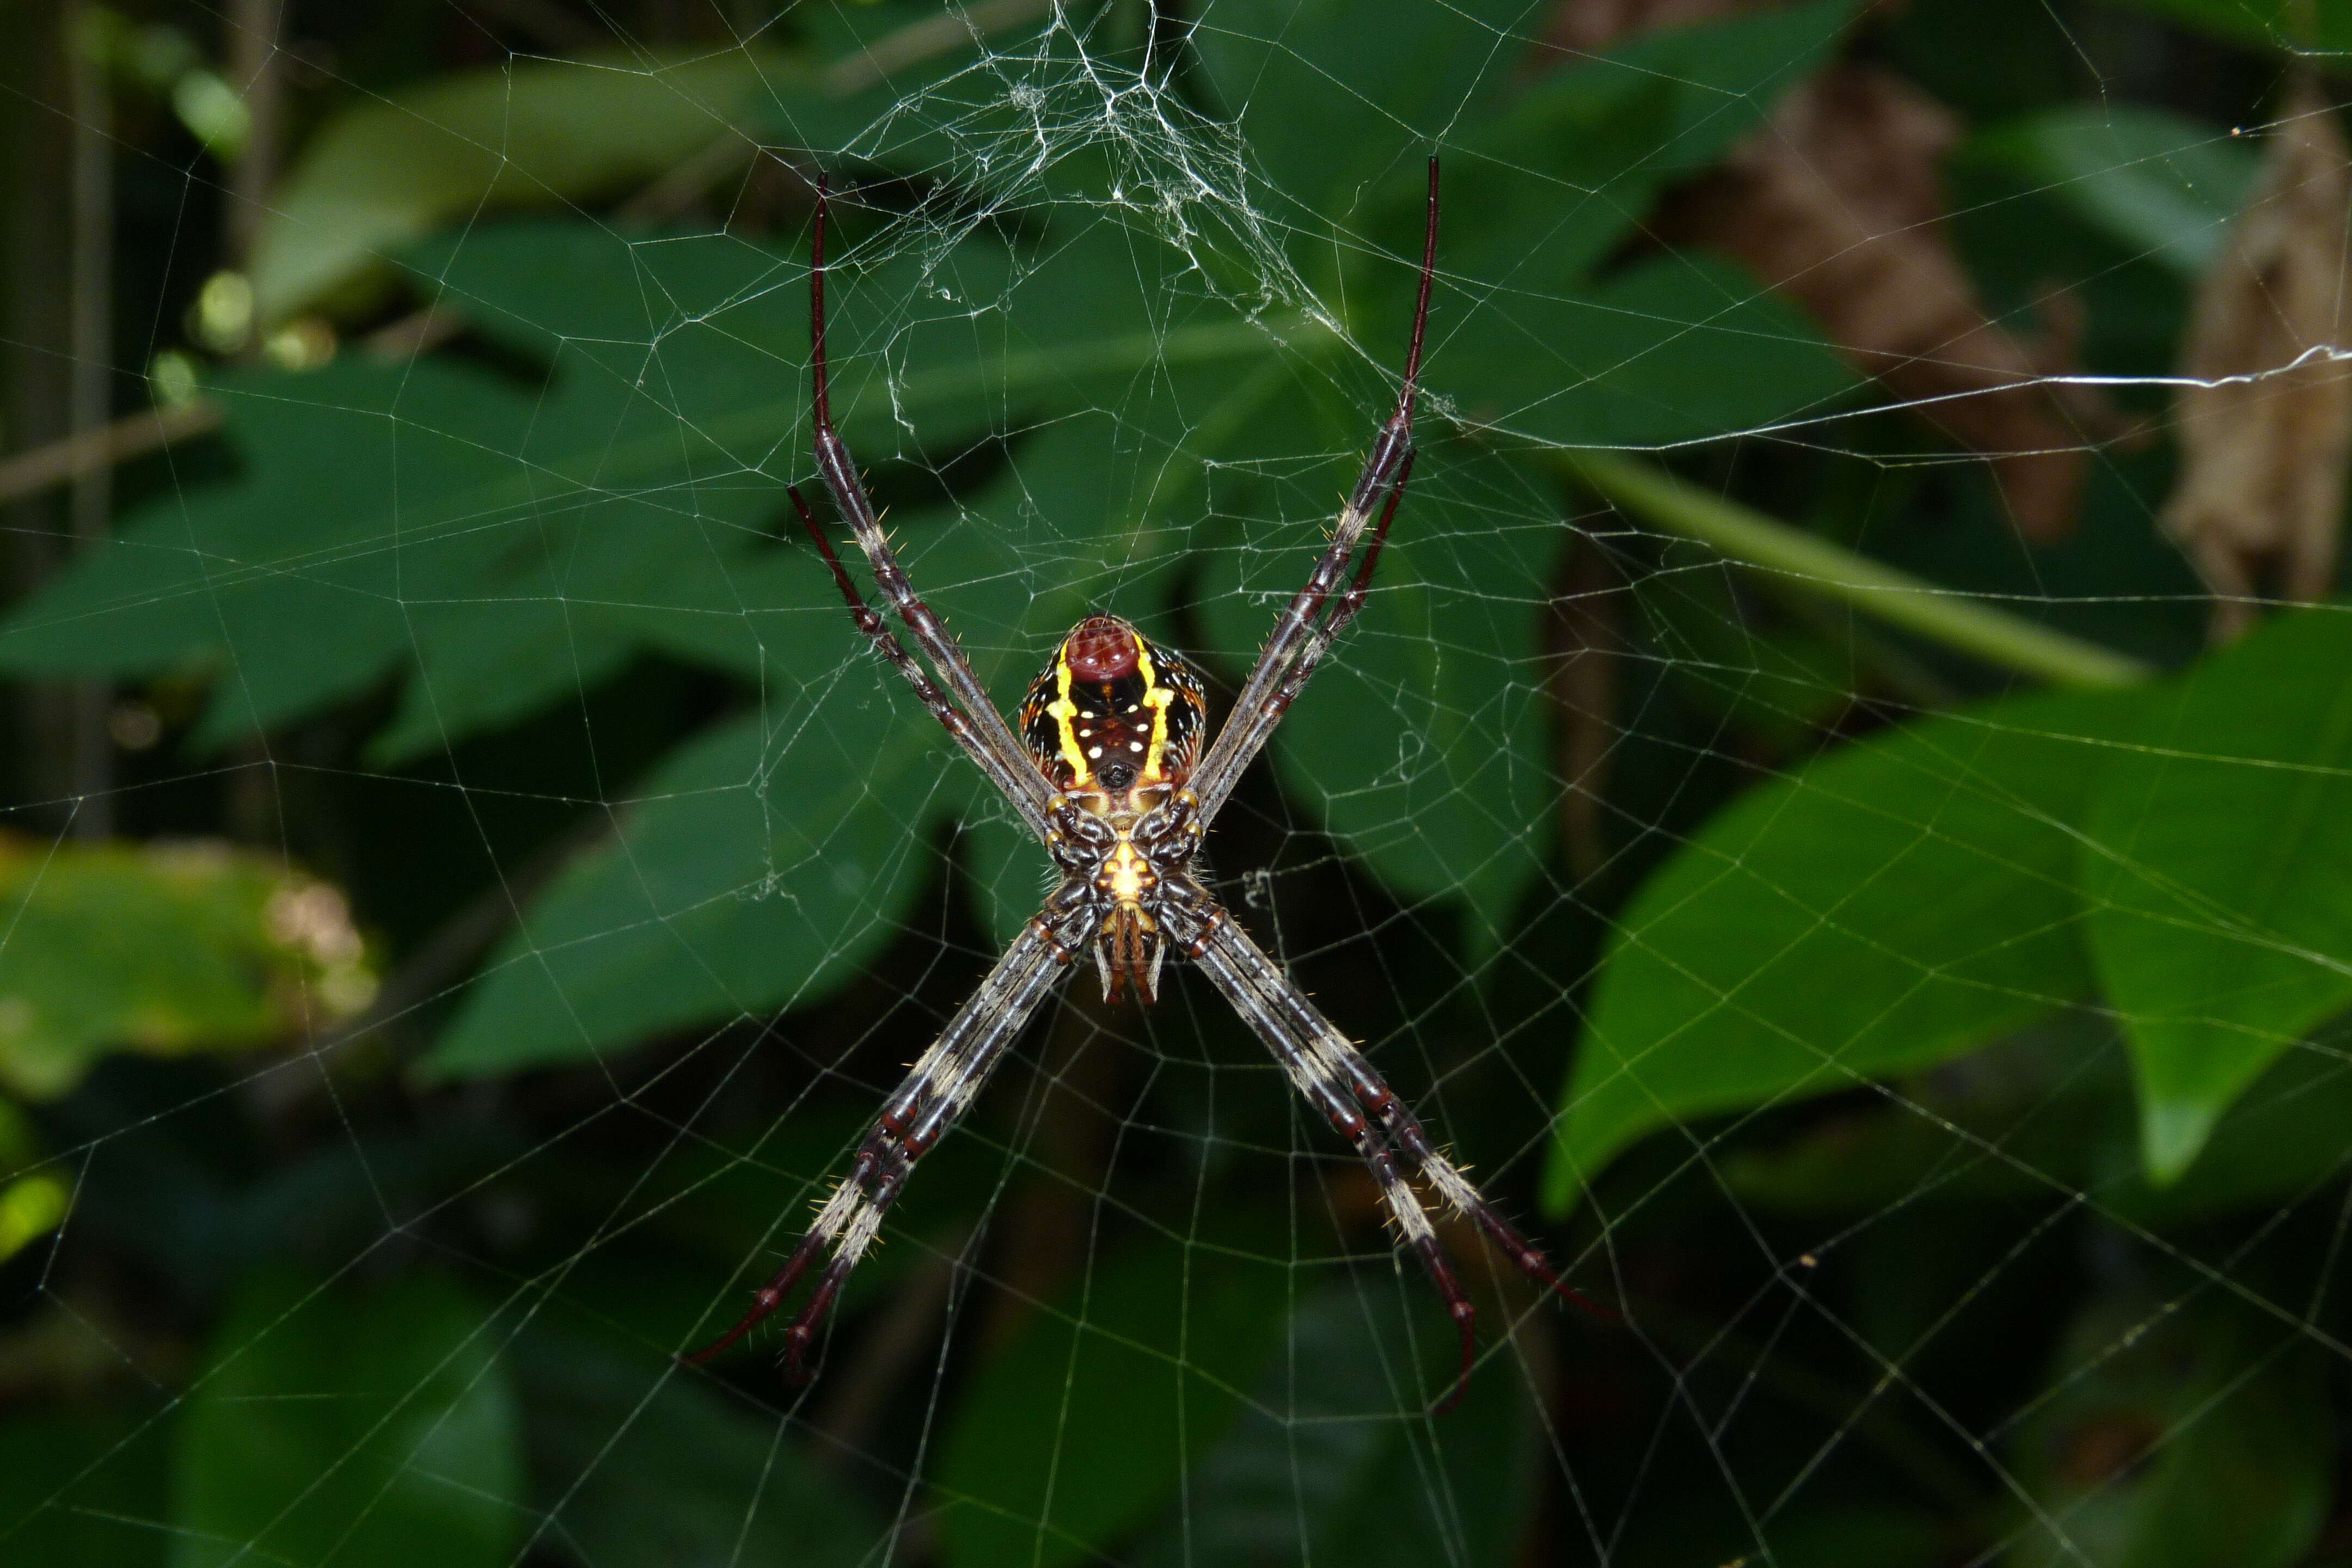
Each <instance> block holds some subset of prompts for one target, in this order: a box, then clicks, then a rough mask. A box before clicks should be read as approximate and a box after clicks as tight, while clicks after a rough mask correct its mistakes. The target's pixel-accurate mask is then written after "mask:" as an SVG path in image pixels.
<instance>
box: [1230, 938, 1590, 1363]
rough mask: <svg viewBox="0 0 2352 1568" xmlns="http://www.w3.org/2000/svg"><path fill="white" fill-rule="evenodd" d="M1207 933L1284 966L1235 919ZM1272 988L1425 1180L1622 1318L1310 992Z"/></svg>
mask: <svg viewBox="0 0 2352 1568" xmlns="http://www.w3.org/2000/svg"><path fill="white" fill-rule="evenodd" d="M1210 936H1211V939H1212V941H1213V944H1214V945H1218V946H1226V947H1231V948H1233V949H1234V951H1235V953H1236V956H1237V957H1238V959H1239V961H1240V962H1241V963H1244V964H1251V965H1261V966H1263V967H1264V969H1265V973H1267V974H1269V975H1271V976H1275V977H1277V978H1278V977H1279V976H1280V973H1281V971H1280V969H1279V968H1278V967H1277V966H1276V964H1275V962H1274V960H1273V959H1271V958H1269V957H1267V956H1266V955H1265V952H1264V951H1263V950H1262V949H1260V948H1259V947H1258V945H1257V944H1256V943H1255V942H1252V941H1250V938H1249V933H1248V932H1246V931H1242V930H1241V929H1240V928H1239V927H1238V926H1234V925H1233V924H1232V922H1231V921H1230V920H1228V921H1226V922H1225V926H1224V927H1223V928H1220V930H1218V931H1213V932H1211V933H1210ZM1269 993H1270V994H1272V995H1273V996H1275V997H1276V999H1277V1000H1278V1001H1279V1002H1280V1003H1281V1004H1282V1005H1283V1007H1284V1010H1285V1013H1286V1021H1287V1022H1288V1024H1289V1025H1290V1026H1291V1028H1292V1029H1293V1030H1294V1031H1295V1032H1296V1033H1297V1035H1298V1037H1301V1038H1303V1039H1306V1040H1308V1041H1311V1042H1312V1049H1313V1052H1314V1054H1315V1056H1316V1058H1317V1059H1318V1060H1320V1061H1322V1062H1324V1063H1325V1064H1326V1065H1327V1066H1328V1068H1330V1069H1331V1070H1332V1071H1333V1072H1335V1073H1336V1074H1338V1075H1339V1078H1340V1079H1342V1081H1343V1082H1344V1083H1345V1085H1346V1087H1347V1089H1348V1092H1349V1095H1350V1096H1351V1097H1352V1098H1353V1099H1354V1100H1355V1102H1356V1103H1357V1104H1358V1105H1359V1106H1360V1107H1362V1109H1363V1110H1364V1111H1365V1113H1366V1114H1368V1115H1370V1117H1372V1118H1373V1119H1374V1120H1375V1121H1379V1122H1380V1124H1381V1127H1382V1128H1383V1129H1384V1130H1385V1131H1387V1132H1388V1133H1389V1135H1390V1136H1391V1138H1393V1139H1394V1140H1395V1142H1396V1143H1397V1146H1398V1147H1399V1148H1401V1149H1402V1150H1403V1151H1404V1152H1405V1153H1406V1155H1407V1156H1408V1157H1410V1158H1411V1159H1412V1162H1413V1163H1414V1165H1415V1166H1416V1167H1417V1168H1418V1169H1419V1170H1420V1171H1421V1173H1422V1175H1423V1177H1424V1178H1425V1179H1426V1180H1427V1181H1428V1183H1429V1184H1430V1185H1431V1186H1433V1187H1434V1188H1436V1189H1437V1192H1438V1194H1439V1195H1440V1196H1441V1197H1443V1198H1444V1200H1445V1201H1446V1202H1447V1203H1448V1204H1449V1205H1452V1206H1453V1207H1454V1209H1455V1210H1457V1211H1458V1212H1459V1213H1461V1215H1463V1216H1464V1217H1465V1218H1466V1219H1468V1220H1469V1221H1470V1222H1471V1223H1472V1224H1474V1225H1475V1226H1477V1227H1478V1228H1479V1229H1480V1230H1483V1231H1485V1232H1486V1235H1487V1236H1488V1237H1490V1238H1491V1239H1492V1240H1494V1242H1495V1243H1496V1245H1497V1246H1499V1247H1501V1248H1502V1250H1503V1253H1504V1255H1505V1256H1506V1257H1507V1258H1510V1259H1511V1261H1512V1262H1513V1263H1515V1264H1517V1266H1518V1267H1519V1268H1521V1269H1523V1270H1524V1271H1525V1272H1526V1273H1527V1274H1528V1276H1530V1277H1531V1278H1533V1279H1536V1280H1537V1281H1538V1282H1539V1283H1541V1284H1543V1285H1544V1286H1546V1287H1547V1288H1549V1289H1551V1290H1553V1291H1555V1292H1557V1293H1558V1294H1559V1296H1560V1298H1561V1299H1562V1300H1567V1301H1569V1302H1570V1303H1572V1304H1574V1305H1575V1306H1577V1307H1579V1308H1580V1309H1582V1310H1584V1311H1586V1312H1588V1313H1590V1314H1591V1315H1593V1316H1595V1317H1598V1318H1601V1319H1602V1320H1604V1321H1610V1322H1617V1321H1622V1319H1621V1318H1620V1317H1619V1315H1618V1314H1617V1313H1616V1312H1614V1311H1612V1310H1610V1309H1609V1308H1607V1307H1604V1306H1602V1305H1601V1303H1600V1302H1598V1301H1595V1300H1592V1299H1591V1297H1589V1296H1587V1295H1585V1294H1584V1292H1583V1291H1581V1290H1579V1289H1576V1287H1575V1286H1573V1285H1570V1284H1569V1283H1567V1282H1566V1281H1565V1280H1563V1279H1560V1277H1559V1272H1558V1271H1557V1270H1555V1269H1554V1268H1552V1266H1551V1263H1550V1261H1549V1259H1548V1258H1545V1257H1544V1255H1543V1253H1542V1252H1541V1251H1540V1250H1539V1249H1538V1248H1537V1247H1536V1246H1535V1244H1534V1243H1532V1242H1530V1241H1528V1239H1527V1238H1526V1237H1523V1236H1521V1235H1520V1234H1519V1233H1518V1231H1517V1229H1516V1228H1515V1227H1513V1226H1512V1225H1511V1223H1510V1222H1509V1221H1507V1220H1506V1219H1505V1218H1503V1216H1502V1215H1499V1214H1496V1212H1495V1210H1494V1208H1493V1206H1492V1205H1489V1204H1488V1203H1487V1202H1486V1198H1485V1197H1484V1196H1483V1195H1482V1194H1480V1193H1479V1191H1478V1189H1477V1187H1476V1186H1475V1185H1474V1184H1472V1182H1471V1181H1470V1178H1469V1177H1467V1176H1465V1175H1464V1174H1463V1173H1462V1170H1461V1167H1459V1166H1457V1165H1455V1164H1454V1163H1453V1162H1452V1161H1451V1160H1448V1159H1447V1158H1446V1157H1445V1156H1444V1154H1442V1153H1440V1152H1438V1150H1437V1148H1436V1147H1435V1145H1433V1144H1432V1143H1431V1142H1430V1141H1429V1134H1428V1132H1427V1131H1425V1130H1424V1129H1423V1127H1422V1124H1421V1119H1420V1118H1419V1117H1416V1116H1415V1115H1413V1113H1412V1110H1410V1109H1408V1108H1407V1107H1406V1105H1405V1103H1404V1101H1403V1100H1402V1099H1401V1098H1399V1097H1398V1095H1397V1092H1396V1091H1395V1090H1394V1089H1391V1088H1390V1087H1389V1085H1388V1080H1387V1079H1383V1078H1382V1077H1381V1075H1380V1070H1379V1069H1378V1068H1374V1067H1373V1066H1372V1064H1371V1062H1370V1060H1369V1059H1368V1058H1366V1057H1365V1056H1364V1053H1363V1052H1362V1051H1360V1050H1359V1049H1358V1048H1357V1047H1356V1046H1355V1044H1354V1043H1353V1042H1352V1041H1350V1040H1349V1038H1348V1037H1347V1036H1346V1035H1344V1034H1342V1033H1340V1032H1339V1028H1338V1027H1337V1026H1334V1025H1333V1024H1332V1023H1331V1021H1330V1020H1329V1019H1328V1018H1326V1017H1324V1016H1323V1015H1322V1014H1321V1013H1320V1012H1319V1011H1318V1010H1317V1009H1316V1007H1315V1005H1313V1004H1312V1003H1310V1002H1308V1001H1307V998H1306V996H1305V995H1304V994H1301V993H1300V991H1299V990H1298V988H1297V986H1295V985H1291V984H1278V985H1274V986H1271V987H1269Z"/></svg>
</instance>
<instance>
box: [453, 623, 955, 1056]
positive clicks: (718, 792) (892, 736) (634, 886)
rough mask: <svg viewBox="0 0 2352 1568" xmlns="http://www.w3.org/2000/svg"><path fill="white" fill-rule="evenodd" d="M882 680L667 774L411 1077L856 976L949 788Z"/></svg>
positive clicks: (940, 750) (570, 879) (921, 870)
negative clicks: (933, 811) (932, 813)
mask: <svg viewBox="0 0 2352 1568" xmlns="http://www.w3.org/2000/svg"><path fill="white" fill-rule="evenodd" d="M885 680H887V681H888V682H889V683H890V685H891V686H896V685H898V684H900V683H899V682H898V677H897V676H896V674H895V673H893V672H890V671H888V670H880V669H875V668H866V667H864V666H859V667H854V673H852V674H849V675H846V676H845V678H844V679H843V681H842V682H841V684H840V685H839V686H838V687H835V686H831V685H829V684H828V685H819V686H816V687H813V688H811V689H810V691H809V692H808V693H807V694H806V696H805V698H804V700H802V701H801V702H798V703H796V704H794V705H793V707H792V708H790V709H788V710H783V711H782V712H779V713H774V714H769V715H761V714H753V715H751V716H750V717H747V718H743V719H739V720H736V721H732V722H730V723H726V724H722V725H720V726H719V727H718V728H717V729H714V730H711V731H708V732H706V733H704V734H703V735H701V736H699V737H698V738H697V739H696V740H695V741H693V742H690V743H688V745H687V746H686V747H685V748H683V749H682V750H681V751H680V752H678V753H677V754H676V755H675V756H673V757H672V758H671V759H670V760H669V761H668V762H667V763H664V764H663V766H662V767H661V768H660V769H659V770H657V771H656V773H655V774H654V775H653V776H652V777H651V778H649V779H647V780H646V781H645V783H644V784H643V785H642V787H641V791H640V794H639V797H638V798H639V800H640V801H641V803H642V804H641V805H639V807H638V808H637V809H635V810H633V811H630V812H628V814H627V815H626V816H625V817H624V818H623V820H622V822H621V825H620V827H619V831H618V833H617V835H616V837H615V839H614V842H612V843H610V844H607V845H604V846H603V847H599V848H597V849H595V850H593V851H591V852H590V853H588V854H586V855H583V856H582V857H580V858H577V859H575V860H574V861H573V862H572V864H571V865H570V866H569V867H567V868H565V870H564V872H563V874H562V877H560V878H559V879H557V880H556V882H555V884H554V885H553V886H552V887H551V888H550V889H548V890H547V891H546V892H545V893H544V894H543V895H541V897H540V899H539V900H537V901H535V902H534V903H533V904H532V906H531V907H530V910H527V911H526V912H525V914H524V917H523V921H522V924H521V927H520V930H519V931H516V932H515V933H514V934H513V935H512V936H510V937H509V939H508V940H507V941H506V942H504V943H502V944H501V945H500V946H499V951H498V952H496V953H495V954H494V955H493V956H492V958H491V960H490V962H489V964H488V967H487V969H486V971H485V973H484V976H483V979H482V980H481V981H480V983H479V989H478V990H477V991H476V993H475V994H473V995H472V996H471V997H470V998H468V999H467V1004H466V1005H465V1008H464V1009H463V1011H461V1012H460V1013H459V1015H458V1016H457V1020H456V1022H455V1023H453V1024H452V1025H451V1026H450V1028H449V1031H448V1033H447V1034H446V1035H445V1036H444V1037H442V1040H441V1042H440V1044H439V1045H438V1046H437V1047H436V1048H435V1049H434V1051H433V1053H432V1055H431V1056H430V1057H428V1058H426V1060H425V1068H426V1069H427V1070H428V1071H429V1072H430V1073H432V1074H434V1075H435V1076H439V1077H449V1076H456V1077H473V1076H477V1075H480V1074H484V1073H492V1072H511V1071H513V1070H515V1069H517V1068H524V1067H532V1066H539V1065H542V1064H545V1063H549V1062H563V1061H575V1060H580V1059H583V1058H593V1057H595V1056H597V1055H598V1054H600V1053H601V1052H603V1051H605V1050H608V1049H612V1048H616V1047H622V1046H626V1045H629V1044H631V1043H634V1042H635V1041H637V1040H640V1039H643V1038H645V1037H646V1036H648V1035H651V1034H653V1033H656V1032H657V1031H659V1030H662V1029H667V1028H677V1027H681V1026H687V1025H690V1024H696V1023H699V1022H702V1021H703V1020H705V1019H711V1018H733V1017H746V1016H757V1015H760V1014H763V1013H771V1012H774V1011H776V1010H778V1009H780V1008H782V1007H784V1006H787V1005H791V1004H792V1003H793V1002H795V1001H798V1000H801V999H802V998H803V996H804V995H806V994H809V993H812V992H814V991H816V990H820V989H822V988H823V987H824V985H825V984H827V983H829V982H830V981H831V980H832V979H833V978H834V977H835V975H838V974H843V973H850V972H853V971H854V970H855V969H856V967H857V966H858V965H859V964H861V963H865V962H866V959H867V958H869V957H870V956H871V955H872V954H873V953H874V952H875V951H876V950H877V948H878V947H880V946H881V945H882V944H883V943H885V942H888V941H889V940H890V939H891V938H892V937H893V936H894V935H895V934H896V933H897V930H898V927H897V923H896V921H897V919H898V916H899V915H900V913H901V912H903V911H904V910H906V908H907V907H908V904H909V903H910V902H911V901H912V900H913V899H914V897H915V895H916V893H917V892H918V891H919V889H920V888H921V886H922V884H923V881H924V879H926V878H927V877H929V875H930V871H931V865H932V862H931V859H930V856H929V845H928V844H927V843H926V841H925V837H924V824H925V819H926V818H927V817H928V816H929V815H930V808H931V807H932V806H933V805H935V804H936V802H937V801H938V800H939V799H940V798H941V797H942V795H943V793H946V794H949V795H950V798H954V797H959V796H960V795H961V793H962V792H961V789H960V788H959V787H958V786H959V785H960V784H961V783H962V781H961V780H960V779H957V778H956V776H955V775H953V774H951V773H950V772H949V770H950V767H961V766H962V765H963V764H961V763H958V762H956V761H955V760H954V758H953V754H952V752H950V749H949V747H948V746H947V744H946V743H945V739H944V737H943V736H940V735H939V734H938V733H937V726H935V725H930V724H929V721H928V720H925V719H923V717H922V716H921V714H920V713H919V711H917V712H913V713H910V712H908V711H907V709H908V707H911V706H912V705H911V704H910V703H909V704H902V703H901V702H900V700H899V699H901V698H902V697H904V696H905V693H904V692H903V691H898V690H892V689H888V687H886V686H885V685H884V684H883V682H884V681H885ZM943 779H945V780H949V781H950V782H949V783H945V784H943V783H942V782H941V781H942V780H943Z"/></svg>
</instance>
